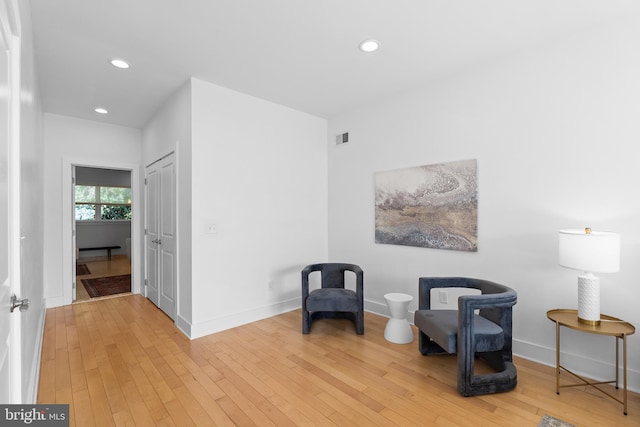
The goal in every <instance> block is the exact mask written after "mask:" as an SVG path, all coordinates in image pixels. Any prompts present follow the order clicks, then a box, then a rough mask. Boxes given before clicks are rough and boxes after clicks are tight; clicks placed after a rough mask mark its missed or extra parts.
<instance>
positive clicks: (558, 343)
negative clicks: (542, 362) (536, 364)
mask: <svg viewBox="0 0 640 427" xmlns="http://www.w3.org/2000/svg"><path fill="white" fill-rule="evenodd" d="M556 394H560V322H556Z"/></svg>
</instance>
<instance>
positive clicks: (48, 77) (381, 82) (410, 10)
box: [31, 0, 640, 128]
mask: <svg viewBox="0 0 640 427" xmlns="http://www.w3.org/2000/svg"><path fill="white" fill-rule="evenodd" d="M31 12H32V21H33V30H34V43H35V53H36V66H37V70H38V79H39V83H40V90H41V94H42V98H43V107H44V110H45V111H46V112H50V113H56V114H63V115H69V116H74V117H79V118H84V119H89V120H97V121H104V122H107V123H113V124H119V125H124V126H132V127H138V128H141V127H142V126H144V124H145V123H146V122H147V120H148V119H149V118H150V117H151V116H152V115H153V113H154V112H155V110H156V109H157V108H158V107H159V106H160V105H161V104H162V103H163V101H164V100H165V99H167V97H168V96H169V95H170V94H171V93H172V92H173V91H175V90H176V89H177V88H178V87H180V86H181V85H182V84H184V83H185V82H186V81H187V79H188V78H189V77H190V76H192V77H196V78H199V79H202V80H205V81H209V82H212V83H215V84H218V85H221V86H225V87H228V88H231V89H234V90H236V91H239V92H243V93H247V94H250V95H254V96H257V97H260V98H263V99H267V100H270V101H273V102H276V103H279V104H283V105H286V106H289V107H291V108H295V109H297V110H301V111H305V112H308V113H311V114H314V115H317V116H321V117H326V118H330V117H332V116H333V115H336V114H339V113H341V112H343V111H346V110H349V109H352V108H355V107H357V106H359V105H363V104H366V103H369V102H372V101H374V100H376V99H379V98H381V97H384V96H388V95H391V94H394V93H398V92H402V91H407V90H410V89H411V88H413V87H418V86H420V85H424V84H425V82H426V81H428V80H430V79H435V78H438V77H441V76H443V75H446V74H447V73H451V72H453V71H455V70H456V69H458V68H461V67H465V66H468V65H469V64H472V63H474V62H478V61H482V60H485V59H490V58H492V57H497V56H501V55H506V54H509V53H512V52H514V51H517V50H521V49H526V48H528V47H530V46H533V45H535V44H539V43H549V42H552V41H553V40H554V39H555V38H558V37H562V36H564V35H566V34H569V33H573V32H576V31H580V30H582V29H584V28H587V27H590V26H593V25H598V24H600V23H602V22H603V21H609V20H612V19H620V18H622V17H624V16H626V15H628V14H629V13H633V14H638V13H640V1H639V0H315V1H314V0H31ZM367 38H376V39H378V40H380V41H381V43H382V48H381V49H380V50H379V51H378V52H376V53H374V54H364V53H362V52H360V51H359V50H358V48H357V46H358V44H359V43H360V42H361V41H362V40H364V39H367ZM116 57H117V58H122V59H125V60H127V61H128V62H129V63H130V64H131V68H130V69H128V70H119V69H116V68H114V67H112V66H111V65H110V64H109V61H110V60H111V59H112V58H116ZM98 106H101V107H104V108H106V109H108V110H109V111H110V113H109V114H108V115H98V114H97V113H95V112H94V111H93V109H94V108H95V107H98Z"/></svg>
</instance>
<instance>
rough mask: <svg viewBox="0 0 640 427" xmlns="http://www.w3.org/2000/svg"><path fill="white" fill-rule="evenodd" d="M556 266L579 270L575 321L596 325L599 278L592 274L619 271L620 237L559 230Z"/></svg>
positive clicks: (597, 319)
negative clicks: (581, 272) (576, 319)
mask: <svg viewBox="0 0 640 427" xmlns="http://www.w3.org/2000/svg"><path fill="white" fill-rule="evenodd" d="M559 264H560V265H561V266H563V267H567V268H572V269H574V270H582V271H584V274H582V275H580V276H578V321H579V322H580V323H585V324H588V325H599V324H600V279H599V278H598V277H596V276H595V275H594V274H593V273H616V272H618V271H620V234H618V233H610V232H606V231H591V229H590V228H585V229H584V230H560V240H559Z"/></svg>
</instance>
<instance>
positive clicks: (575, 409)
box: [38, 295, 640, 427]
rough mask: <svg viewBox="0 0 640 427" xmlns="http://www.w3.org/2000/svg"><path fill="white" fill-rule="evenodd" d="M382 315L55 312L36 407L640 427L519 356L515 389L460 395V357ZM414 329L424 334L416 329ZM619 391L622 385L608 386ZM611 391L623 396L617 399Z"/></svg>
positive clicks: (74, 308) (210, 421) (244, 420)
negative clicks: (253, 317) (430, 349)
mask: <svg viewBox="0 0 640 427" xmlns="http://www.w3.org/2000/svg"><path fill="white" fill-rule="evenodd" d="M386 321H387V319H386V318H384V317H380V316H377V315H374V314H370V313H366V315H365V335H363V336H360V335H356V334H355V331H354V328H353V324H351V323H349V322H347V321H343V320H324V321H318V322H316V323H314V324H313V327H312V331H311V334H309V335H303V334H302V333H301V318H300V312H299V311H298V310H296V311H292V312H289V313H285V314H282V315H279V316H275V317H272V318H269V319H265V320H261V321H258V322H254V323H251V324H248V325H244V326H241V327H238V328H234V329H231V330H227V331H223V332H220V333H217V334H212V335H209V336H206V337H203V338H200V339H196V340H192V341H189V340H188V339H187V338H185V337H184V335H182V333H180V332H179V331H178V330H177V329H176V328H175V326H174V324H173V322H172V321H171V320H170V319H169V318H168V317H166V316H165V315H164V314H163V313H162V312H161V311H160V310H158V309H157V308H156V307H155V306H154V305H153V304H152V303H150V302H149V301H148V300H147V299H145V298H144V297H142V296H140V295H128V296H122V297H119V298H111V299H106V300H97V301H91V302H88V303H85V304H74V305H70V306H65V307H59V308H54V309H49V310H48V311H47V317H46V324H45V335H44V343H43V350H42V362H41V371H40V385H39V393H38V402H39V403H48V404H50V403H69V404H70V405H71V406H70V412H71V425H72V426H82V427H84V426H93V425H105V426H107V425H138V426H145V425H167V426H173V425H175V426H191V425H197V426H200V425H203V426H204V425H211V426H232V425H238V426H252V425H256V426H312V425H320V426H353V425H363V426H377V425H380V426H411V425H415V426H518V427H519V426H537V424H538V422H539V420H540V418H541V417H542V416H543V415H544V414H549V415H552V416H555V417H557V418H561V419H564V420H565V421H568V422H571V423H573V424H575V425H576V426H638V425H640V395H638V394H636V393H630V394H629V415H628V416H625V415H623V413H622V405H620V404H618V403H616V402H614V401H613V400H610V399H608V398H605V397H603V395H601V394H600V393H598V392H597V391H591V390H590V389H586V390H585V387H578V388H569V389H563V390H562V392H561V394H560V395H559V396H558V395H556V393H555V377H554V369H553V368H550V367H547V366H543V365H540V364H537V363H533V362H530V361H527V360H523V359H519V358H516V359H515V363H516V366H517V368H518V386H517V388H516V389H515V390H514V391H512V392H508V393H500V394H493V395H485V396H477V397H467V398H465V397H462V396H460V395H459V394H458V392H457V390H456V360H455V356H430V357H424V356H421V355H420V353H419V352H418V349H417V344H416V342H415V341H414V343H412V344H407V345H397V344H391V343H389V342H387V341H385V340H384V338H383V331H384V326H385V324H386ZM414 332H415V330H414ZM612 390H613V388H612ZM614 391H615V390H614Z"/></svg>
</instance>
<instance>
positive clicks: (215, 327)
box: [178, 298, 302, 339]
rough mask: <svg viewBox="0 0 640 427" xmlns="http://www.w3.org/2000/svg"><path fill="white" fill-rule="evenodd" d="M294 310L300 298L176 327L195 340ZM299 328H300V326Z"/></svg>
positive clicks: (298, 305)
mask: <svg viewBox="0 0 640 427" xmlns="http://www.w3.org/2000/svg"><path fill="white" fill-rule="evenodd" d="M296 308H300V298H294V299H291V300H287V301H281V302H278V303H275V304H270V305H266V306H263V307H256V308H253V309H251V310H247V311H244V312H242V313H233V314H231V315H228V316H221V317H217V318H215V319H211V320H207V321H206V322H201V323H195V324H191V325H189V324H188V323H187V324H184V325H179V326H178V327H179V328H180V330H182V331H183V332H186V331H189V332H190V333H189V334H188V335H187V336H188V337H189V338H191V339H196V338H200V337H203V336H205V335H209V334H213V333H216V332H220V331H224V330H227V329H231V328H235V327H236V326H241V325H245V324H247V323H251V322H255V321H257V320H262V319H266V318H268V317H272V316H276V315H278V314H282V313H286V312H288V311H291V310H295V309H296ZM300 328H302V324H300ZM301 330H302V329H301Z"/></svg>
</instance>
